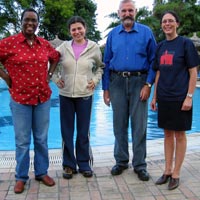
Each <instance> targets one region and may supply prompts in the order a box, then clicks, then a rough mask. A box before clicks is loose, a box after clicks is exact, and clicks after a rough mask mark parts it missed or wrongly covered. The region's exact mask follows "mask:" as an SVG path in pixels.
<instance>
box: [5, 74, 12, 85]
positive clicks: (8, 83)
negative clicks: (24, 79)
mask: <svg viewBox="0 0 200 200" xmlns="http://www.w3.org/2000/svg"><path fill="white" fill-rule="evenodd" d="M4 81H5V82H6V84H7V86H8V87H9V88H11V87H12V80H11V78H10V76H9V75H8V74H7V75H6V76H5V78H4Z"/></svg>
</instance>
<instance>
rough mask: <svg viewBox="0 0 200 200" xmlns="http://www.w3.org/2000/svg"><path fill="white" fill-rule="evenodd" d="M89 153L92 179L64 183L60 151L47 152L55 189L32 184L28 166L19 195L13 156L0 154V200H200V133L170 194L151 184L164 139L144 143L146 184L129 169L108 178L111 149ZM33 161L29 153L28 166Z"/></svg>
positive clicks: (158, 167) (159, 170)
mask: <svg viewBox="0 0 200 200" xmlns="http://www.w3.org/2000/svg"><path fill="white" fill-rule="evenodd" d="M92 149H93V155H94V165H93V170H94V176H93V177H92V178H88V179H86V178H84V177H83V176H82V175H81V174H77V175H74V177H73V179H71V180H65V179H63V178H62V169H61V161H62V159H61V150H50V152H49V153H50V168H49V174H50V176H52V177H53V178H54V179H55V181H56V185H55V186H53V187H46V186H45V185H43V184H42V183H39V182H37V181H35V180H34V174H33V168H32V164H31V169H30V173H29V174H30V180H29V181H28V182H27V184H26V187H25V191H24V192H23V193H22V194H15V193H14V192H13V187H14V184H15V178H14V168H15V160H14V152H10V151H0V200H14V199H19V200H56V199H58V200H122V199H124V200H185V199H189V200H197V199H199V200H200V133H195V134H190V135H188V149H187V154H186V157H185V161H184V164H183V167H182V171H181V178H180V186H179V187H178V188H177V189H175V190H173V191H169V190H167V185H161V186H156V185H155V184H154V183H155V181H156V180H157V178H158V177H159V176H160V175H161V174H162V172H163V168H164V160H163V158H164V155H163V139H158V140H151V141H150V140H148V142H147V153H148V156H147V162H148V171H149V173H150V175H151V178H150V180H149V181H148V182H143V181H140V180H139V179H138V178H137V175H136V174H135V173H134V172H133V169H132V167H131V166H130V167H129V169H128V170H125V171H124V173H123V174H122V175H119V176H111V174H110V169H111V168H112V166H113V165H114V164H115V162H114V159H113V146H107V147H93V148H92ZM130 152H131V146H130ZM130 156H132V154H130ZM32 157H33V155H32V153H31V163H32Z"/></svg>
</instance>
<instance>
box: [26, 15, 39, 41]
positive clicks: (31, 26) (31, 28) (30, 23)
mask: <svg viewBox="0 0 200 200" xmlns="http://www.w3.org/2000/svg"><path fill="white" fill-rule="evenodd" d="M37 27H38V17H37V14H36V13H35V12H31V11H27V12H25V13H24V17H23V19H22V32H23V33H24V35H25V36H26V37H27V38H31V37H33V36H34V34H35V31H36V29H37Z"/></svg>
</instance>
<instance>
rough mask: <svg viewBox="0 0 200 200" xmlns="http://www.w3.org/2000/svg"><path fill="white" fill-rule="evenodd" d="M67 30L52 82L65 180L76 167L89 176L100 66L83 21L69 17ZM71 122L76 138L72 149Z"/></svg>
mask: <svg viewBox="0 0 200 200" xmlns="http://www.w3.org/2000/svg"><path fill="white" fill-rule="evenodd" d="M68 28H69V32H70V34H71V36H72V40H71V41H65V42H63V43H62V44H61V45H60V46H59V47H58V48H57V50H58V51H59V52H60V55H61V57H60V64H61V77H60V78H58V77H56V75H54V76H53V81H54V82H55V83H56V84H57V86H58V87H59V98H60V122H61V134H62V140H63V178H66V179H70V178H72V176H73V174H74V173H77V166H78V168H79V172H80V173H82V174H83V176H85V177H91V176H92V175H93V172H92V169H91V168H90V165H89V160H90V156H89V137H88V136H89V128H90V116H91V110H92V96H93V93H94V89H95V87H96V85H97V84H98V83H99V81H100V80H101V77H102V73H103V70H102V68H103V67H104V64H103V63H102V55H101V51H100V48H99V46H98V45H97V44H96V43H95V42H93V41H91V40H88V39H86V37H85V34H86V24H85V21H84V20H83V19H82V18H81V17H79V16H73V17H72V18H71V19H69V21H68ZM75 118H76V120H75ZM75 122H76V130H77V137H76V140H75V147H74V130H75V128H74V126H75ZM74 149H75V151H74Z"/></svg>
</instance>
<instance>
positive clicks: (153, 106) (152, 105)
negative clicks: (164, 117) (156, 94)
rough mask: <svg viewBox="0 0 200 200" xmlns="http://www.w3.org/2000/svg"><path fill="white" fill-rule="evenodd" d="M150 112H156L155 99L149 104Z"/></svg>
mask: <svg viewBox="0 0 200 200" xmlns="http://www.w3.org/2000/svg"><path fill="white" fill-rule="evenodd" d="M150 107H151V110H153V111H156V110H157V106H156V98H153V99H152V101H151V103H150Z"/></svg>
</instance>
